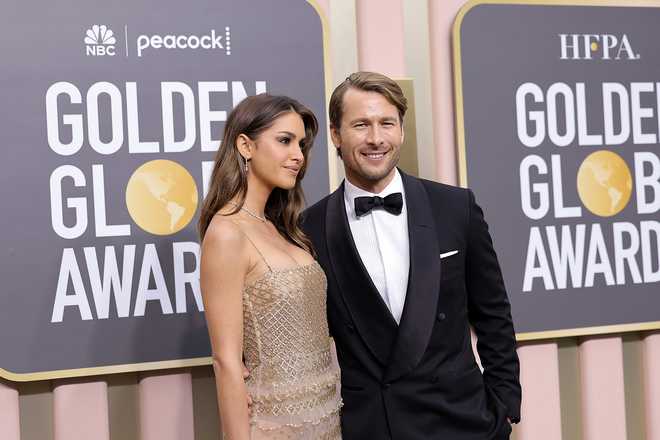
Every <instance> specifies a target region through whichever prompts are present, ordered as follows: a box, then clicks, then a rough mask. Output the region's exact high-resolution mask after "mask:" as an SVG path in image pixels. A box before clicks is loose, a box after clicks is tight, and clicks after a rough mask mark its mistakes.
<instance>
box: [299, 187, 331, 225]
mask: <svg viewBox="0 0 660 440" xmlns="http://www.w3.org/2000/svg"><path fill="white" fill-rule="evenodd" d="M331 196H332V193H331V194H328V195H327V196H325V197H323V198H322V199H321V200H319V201H318V202H316V203H314V204H313V205H311V206H308V207H307V209H305V210H304V211H303V213H302V217H303V221H305V220H307V219H320V218H322V217H324V216H325V211H326V207H327V206H328V200H329V199H330V197H331Z"/></svg>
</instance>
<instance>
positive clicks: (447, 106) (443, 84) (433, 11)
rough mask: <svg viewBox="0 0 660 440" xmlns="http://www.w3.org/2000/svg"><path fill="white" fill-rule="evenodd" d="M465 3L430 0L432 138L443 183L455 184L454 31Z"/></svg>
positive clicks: (453, 0)
mask: <svg viewBox="0 0 660 440" xmlns="http://www.w3.org/2000/svg"><path fill="white" fill-rule="evenodd" d="M464 3H466V1H465V0H444V1H436V0H432V1H429V36H430V38H431V42H430V48H431V78H432V87H431V95H432V104H433V122H434V124H433V139H434V142H435V148H436V151H437V154H436V161H437V163H436V167H437V168H436V169H437V176H438V177H439V178H440V180H441V181H442V182H445V183H449V184H456V183H457V182H458V180H457V173H456V143H455V139H454V101H453V96H454V89H453V87H454V83H453V80H452V65H453V62H452V49H451V47H452V45H451V31H452V26H453V24H454V17H455V16H456V13H457V12H458V10H459V9H460V8H461V6H463V4H464Z"/></svg>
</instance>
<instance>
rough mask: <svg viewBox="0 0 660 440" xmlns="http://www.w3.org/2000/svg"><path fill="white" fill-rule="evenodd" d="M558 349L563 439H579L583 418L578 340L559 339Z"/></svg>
mask: <svg viewBox="0 0 660 440" xmlns="http://www.w3.org/2000/svg"><path fill="white" fill-rule="evenodd" d="M557 347H558V353H559V397H560V403H561V433H562V438H564V439H565V440H571V439H579V438H580V436H581V435H582V417H581V415H580V411H581V407H580V401H581V396H580V360H579V358H578V345H577V339H576V338H563V339H559V340H558V341H557Z"/></svg>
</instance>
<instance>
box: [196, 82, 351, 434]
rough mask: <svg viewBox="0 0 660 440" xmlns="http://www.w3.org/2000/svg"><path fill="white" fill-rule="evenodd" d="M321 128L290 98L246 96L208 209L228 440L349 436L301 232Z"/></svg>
mask: <svg viewBox="0 0 660 440" xmlns="http://www.w3.org/2000/svg"><path fill="white" fill-rule="evenodd" d="M317 130H318V123H317V121H316V118H315V117H314V114H313V113H312V112H311V111H310V110H309V109H307V108H306V107H304V106H303V105H301V104H300V103H298V102H297V101H295V100H293V99H291V98H287V97H283V96H271V95H267V94H261V95H257V96H252V97H248V98H246V99H245V100H243V101H242V102H241V103H240V104H239V105H238V106H236V108H235V109H234V110H233V111H232V113H231V114H230V115H229V118H228V119H227V123H226V126H225V132H224V136H223V139H222V144H221V145H220V149H219V150H218V153H217V156H216V160H215V167H214V169H213V175H212V178H211V184H210V187H209V192H208V195H207V196H206V199H205V200H204V204H203V206H202V213H201V217H200V222H199V226H200V235H201V239H202V262H201V285H202V295H203V298H204V307H205V310H206V320H207V324H208V329H209V335H210V338H211V346H212V349H213V367H214V370H215V375H216V387H217V396H218V403H219V407H220V416H221V420H222V426H223V431H224V433H225V438H228V439H231V440H242V439H252V440H255V439H285V438H286V439H314V440H316V439H338V438H341V434H340V426H339V408H340V406H341V400H340V397H339V390H338V382H339V374H338V369H337V367H336V364H335V363H333V362H332V361H331V355H330V339H329V337H328V325H327V318H326V305H325V304H326V303H325V300H326V279H325V275H324V273H323V270H322V269H321V267H320V266H319V265H318V263H317V262H316V261H315V260H314V258H313V257H312V248H311V243H310V241H309V240H308V239H307V237H306V236H305V235H304V234H303V232H302V231H301V230H300V228H299V226H298V218H299V215H300V211H301V209H302V207H303V202H304V199H303V192H302V188H301V180H302V178H303V176H304V174H305V168H306V164H307V158H308V155H309V150H310V148H311V147H312V143H313V140H314V137H315V136H316V133H317ZM243 360H244V361H245V366H246V367H247V369H248V370H249V372H250V376H249V378H248V379H247V381H244V380H243ZM248 398H251V400H252V405H251V406H250V407H249V408H248Z"/></svg>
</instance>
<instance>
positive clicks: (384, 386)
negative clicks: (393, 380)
mask: <svg viewBox="0 0 660 440" xmlns="http://www.w3.org/2000/svg"><path fill="white" fill-rule="evenodd" d="M390 385H391V384H390V383H389V382H385V383H384V384H383V389H384V390H386V389H388V388H389V387H390Z"/></svg>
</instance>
